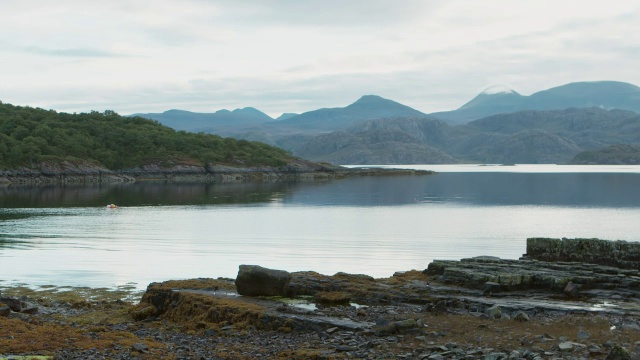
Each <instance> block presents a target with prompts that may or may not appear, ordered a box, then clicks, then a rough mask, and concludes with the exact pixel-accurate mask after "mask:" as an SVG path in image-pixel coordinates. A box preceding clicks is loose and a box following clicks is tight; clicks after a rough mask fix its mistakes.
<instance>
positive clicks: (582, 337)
mask: <svg viewBox="0 0 640 360" xmlns="http://www.w3.org/2000/svg"><path fill="white" fill-rule="evenodd" d="M577 337H578V340H587V339H588V338H590V337H591V333H589V332H588V331H586V330H584V329H580V330H578V335H577Z"/></svg>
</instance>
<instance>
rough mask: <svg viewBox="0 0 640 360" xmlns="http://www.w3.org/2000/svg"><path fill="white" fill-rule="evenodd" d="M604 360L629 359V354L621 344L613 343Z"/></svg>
mask: <svg viewBox="0 0 640 360" xmlns="http://www.w3.org/2000/svg"><path fill="white" fill-rule="evenodd" d="M605 360H631V354H630V353H629V352H628V351H627V349H625V348H623V347H622V346H619V345H615V346H614V347H613V348H612V349H611V351H609V354H608V355H607V357H606V358H605Z"/></svg>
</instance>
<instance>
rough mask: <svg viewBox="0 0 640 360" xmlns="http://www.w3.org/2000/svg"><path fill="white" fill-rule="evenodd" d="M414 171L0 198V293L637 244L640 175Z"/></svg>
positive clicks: (589, 170) (24, 192) (620, 171)
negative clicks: (544, 245) (258, 268)
mask: <svg viewBox="0 0 640 360" xmlns="http://www.w3.org/2000/svg"><path fill="white" fill-rule="evenodd" d="M412 167H418V168H427V169H434V170H437V171H439V173H438V174H437V175H432V176H409V177H371V178H354V179H345V180H337V181H329V182H316V183H304V182H303V183H296V182H284V183H264V184H177V185H176V184H163V183H139V184H119V185H109V186H107V185H103V186H66V187H58V186H50V187H16V186H10V187H0V207H1V209H0V274H2V275H0V276H1V279H2V281H3V282H0V284H3V283H4V284H8V283H17V282H22V283H27V284H30V285H46V284H55V285H70V286H93V287H97V286H107V287H111V286H116V285H123V284H127V283H132V282H133V283H136V284H137V286H138V287H139V288H144V287H146V285H148V284H149V283H150V282H153V281H163V280H167V279H182V278H193V277H218V276H224V277H235V275H236V273H237V269H238V265H240V264H259V265H262V266H267V267H272V268H278V269H284V270H289V271H300V270H315V271H318V272H320V273H324V274H334V273H336V272H338V271H345V272H350V273H364V274H369V275H372V276H375V277H387V276H390V275H392V274H393V273H394V272H395V271H399V270H410V269H420V270H421V269H424V268H426V267H427V265H428V264H429V262H431V261H432V260H434V259H460V258H464V257H471V256H478V255H494V256H500V257H503V258H511V259H516V258H518V257H519V256H521V255H522V253H524V252H525V251H526V249H525V247H526V246H525V245H526V238H527V237H536V236H543V237H570V238H572V237H587V238H591V237H598V238H603V239H622V240H629V241H640V222H638V218H640V192H638V191H637V188H638V185H639V184H640V166H635V167H634V166H631V167H629V166H626V167H623V166H618V167H613V166H611V167H604V166H600V167H589V166H566V167H563V166H550V165H526V166H521V165H518V166H477V165H463V166H456V165H447V166H442V165H438V166H436V165H429V166H412ZM109 203H116V204H118V205H120V208H118V209H107V208H105V205H106V204H109Z"/></svg>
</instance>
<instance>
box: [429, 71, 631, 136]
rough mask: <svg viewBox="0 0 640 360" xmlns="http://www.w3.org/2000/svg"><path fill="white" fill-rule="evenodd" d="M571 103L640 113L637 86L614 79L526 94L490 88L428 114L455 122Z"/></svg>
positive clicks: (575, 105) (559, 108)
mask: <svg viewBox="0 0 640 360" xmlns="http://www.w3.org/2000/svg"><path fill="white" fill-rule="evenodd" d="M572 107H599V108H603V109H607V110H609V109H621V110H629V111H634V112H638V113H640V87H638V86H635V85H632V84H629V83H624V82H617V81H595V82H576V83H570V84H566V85H562V86H558V87H554V88H551V89H548V90H543V91H540V92H537V93H535V94H532V95H530V96H523V95H520V94H518V93H517V92H515V91H513V90H509V89H502V90H501V91H494V89H492V88H490V89H487V90H485V91H483V92H482V93H481V94H479V95H478V96H476V97H475V98H473V99H472V100H471V101H469V102H468V103H466V104H464V105H462V106H461V107H460V108H459V109H457V110H453V111H443V112H437V113H432V114H430V115H431V116H433V117H436V118H438V119H441V120H443V121H445V122H447V123H449V124H452V125H456V124H464V123H467V122H469V121H472V120H476V119H480V118H483V117H486V116H491V115H496V114H503V113H511V112H516V111H524V110H561V109H567V108H572Z"/></svg>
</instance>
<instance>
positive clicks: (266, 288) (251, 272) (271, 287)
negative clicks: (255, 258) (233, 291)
mask: <svg viewBox="0 0 640 360" xmlns="http://www.w3.org/2000/svg"><path fill="white" fill-rule="evenodd" d="M290 281H291V274H290V273H289V272H287V271H284V270H274V269H267V268H264V267H262V266H258V265H240V267H239V270H238V276H237V277H236V281H235V284H236V288H237V290H238V294H240V295H245V296H285V295H286V294H287V290H288V287H289V282H290Z"/></svg>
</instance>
